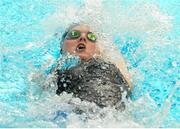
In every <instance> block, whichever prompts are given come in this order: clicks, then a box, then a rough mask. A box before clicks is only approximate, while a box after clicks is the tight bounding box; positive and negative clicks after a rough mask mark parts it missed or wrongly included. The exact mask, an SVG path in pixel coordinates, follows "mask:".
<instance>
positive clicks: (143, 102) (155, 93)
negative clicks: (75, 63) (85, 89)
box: [0, 0, 180, 127]
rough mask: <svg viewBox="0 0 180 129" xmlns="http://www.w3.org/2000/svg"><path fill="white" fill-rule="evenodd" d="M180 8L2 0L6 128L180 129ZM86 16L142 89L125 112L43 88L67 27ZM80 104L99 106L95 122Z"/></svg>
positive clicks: (1, 113) (90, 0)
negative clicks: (122, 128)
mask: <svg viewBox="0 0 180 129" xmlns="http://www.w3.org/2000/svg"><path fill="white" fill-rule="evenodd" d="M179 10H180V1H179V0H171V1H169V0H158V1H156V0H151V1H150V0H149V1H145V0H140V1H139V0H133V1H132V0H114V1H109V0H98V1H96V0H76V1H73V0H49V1H48V0H47V1H44V0H24V1H19V0H15V1H10V0H0V127H180V124H179V123H180V96H179V95H180V74H179V73H180V36H179V35H180V12H179ZM81 21H82V22H85V23H87V24H89V25H90V26H91V27H92V28H95V30H96V31H97V32H98V33H100V35H103V36H102V37H101V41H103V43H104V45H105V46H106V48H107V49H108V51H109V55H110V56H111V57H112V58H115V59H116V57H117V54H116V53H115V52H114V51H115V50H114V48H113V47H112V48H111V47H109V46H112V44H114V45H116V48H117V50H118V52H121V53H122V55H123V57H124V58H125V60H126V62H127V66H128V70H129V71H130V73H131V75H132V83H133V85H134V89H133V92H132V96H131V101H130V102H128V103H127V108H126V110H125V111H124V112H118V111H115V110H113V109H111V108H110V107H109V108H105V109H99V108H98V107H96V106H95V105H93V104H91V103H86V102H80V100H79V99H76V98H73V97H72V95H68V94H63V95H61V96H56V95H55V89H56V87H55V86H52V87H50V88H44V89H43V88H42V87H41V85H46V83H49V82H51V81H50V79H51V78H48V77H49V76H48V75H47V74H48V72H47V71H48V70H49V69H51V68H52V66H54V65H55V64H56V63H57V61H58V60H59V59H60V58H61V54H60V52H59V49H60V46H61V44H60V37H61V35H62V33H63V32H64V30H65V28H66V27H68V25H70V24H71V23H73V22H81ZM72 60H75V58H74V57H72ZM68 63H70V64H71V63H72V61H70V62H65V63H64V65H69V64H68ZM48 80H49V81H48ZM69 100H71V101H72V104H69V103H68V101H69ZM74 105H76V106H80V107H81V108H82V109H84V110H86V108H87V107H89V106H90V107H93V108H94V109H95V111H94V114H92V113H89V114H88V115H89V116H90V117H91V119H88V118H87V114H81V115H78V114H76V113H74V112H73V111H72V109H73V108H74ZM103 113H104V114H105V116H104V117H103V118H102V117H100V116H101V115H100V114H103Z"/></svg>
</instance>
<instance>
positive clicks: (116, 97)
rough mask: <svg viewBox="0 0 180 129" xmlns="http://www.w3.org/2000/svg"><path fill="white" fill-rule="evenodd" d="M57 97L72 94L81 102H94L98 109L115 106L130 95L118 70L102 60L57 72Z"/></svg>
mask: <svg viewBox="0 0 180 129" xmlns="http://www.w3.org/2000/svg"><path fill="white" fill-rule="evenodd" d="M57 72H58V78H57V84H58V89H57V91H56V93H57V94H58V95H59V94H61V93H62V92H63V91H65V92H67V93H73V95H74V96H75V97H79V98H80V99H81V100H87V101H89V102H94V103H96V104H97V105H98V106H100V107H106V106H113V105H116V104H117V103H118V102H120V101H121V99H122V93H123V92H126V93H127V94H126V97H128V96H129V95H130V88H129V86H128V83H127V81H126V80H125V79H124V77H123V75H122V74H121V72H120V71H119V69H118V68H117V67H116V66H115V65H113V64H112V63H110V62H105V61H104V60H102V59H99V58H96V59H94V58H93V59H90V60H89V61H85V62H83V61H82V62H81V63H80V64H79V65H78V66H75V67H72V68H70V69H68V70H64V71H57Z"/></svg>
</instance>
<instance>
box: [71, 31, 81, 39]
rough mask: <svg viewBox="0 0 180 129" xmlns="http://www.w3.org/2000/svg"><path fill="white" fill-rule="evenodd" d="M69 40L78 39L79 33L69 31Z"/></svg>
mask: <svg viewBox="0 0 180 129" xmlns="http://www.w3.org/2000/svg"><path fill="white" fill-rule="evenodd" d="M68 36H69V37H70V38H73V39H74V38H79V37H80V36H81V33H80V32H79V31H71V32H70V33H69V35H68Z"/></svg>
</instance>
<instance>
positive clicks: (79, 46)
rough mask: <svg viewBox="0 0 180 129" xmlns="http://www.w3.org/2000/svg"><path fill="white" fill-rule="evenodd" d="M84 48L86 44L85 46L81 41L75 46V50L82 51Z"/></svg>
mask: <svg viewBox="0 0 180 129" xmlns="http://www.w3.org/2000/svg"><path fill="white" fill-rule="evenodd" d="M85 49H86V46H85V44H83V43H80V44H79V45H78V46H77V47H76V51H77V52H83V51H85Z"/></svg>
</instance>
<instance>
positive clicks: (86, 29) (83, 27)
mask: <svg viewBox="0 0 180 129" xmlns="http://www.w3.org/2000/svg"><path fill="white" fill-rule="evenodd" d="M71 30H78V31H80V32H84V33H87V32H94V31H93V30H92V28H90V27H89V26H88V25H78V26H75V27H73V28H72V29H71Z"/></svg>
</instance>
